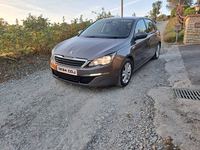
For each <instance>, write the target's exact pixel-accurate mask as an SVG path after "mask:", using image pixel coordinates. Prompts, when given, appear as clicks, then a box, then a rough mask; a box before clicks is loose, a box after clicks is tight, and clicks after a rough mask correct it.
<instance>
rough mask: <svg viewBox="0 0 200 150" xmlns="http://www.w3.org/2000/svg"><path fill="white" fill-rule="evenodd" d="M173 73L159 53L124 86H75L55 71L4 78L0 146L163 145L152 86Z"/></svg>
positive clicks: (0, 89)
mask: <svg viewBox="0 0 200 150" xmlns="http://www.w3.org/2000/svg"><path fill="white" fill-rule="evenodd" d="M159 24H160V23H159ZM160 25H161V24H160ZM164 53H166V50H165V51H163V52H162V54H164ZM168 77H169V75H168V73H167V72H166V70H165V59H163V58H160V59H158V60H152V61H150V62H148V63H147V64H146V65H144V66H143V67H142V68H140V69H139V70H137V71H136V72H134V74H133V76H132V79H131V81H130V84H129V85H128V86H127V87H125V88H119V87H115V86H112V87H107V88H87V87H81V86H77V85H71V84H68V83H65V82H62V81H59V80H57V79H54V78H53V77H52V75H51V71H50V70H45V71H39V72H35V73H34V74H31V75H28V76H26V77H24V78H22V79H19V80H13V81H11V82H4V83H2V84H0V95H1V97H0V147H1V149H2V150H4V149H6V150H7V149H22V150H26V149H28V150H30V149H32V150H34V149H63V150H75V149H78V150H79V149H81V150H82V149H118V150H122V149H139V148H140V149H142V148H149V149H150V148H151V147H155V146H156V147H157V148H158V149H159V147H160V146H159V143H160V142H161V141H162V139H161V137H159V136H158V135H157V133H156V132H155V127H154V126H153V118H154V116H155V109H154V101H153V99H152V98H151V97H149V96H148V94H147V91H148V90H149V89H151V88H155V87H160V86H168V85H169V82H168V80H167V79H168Z"/></svg>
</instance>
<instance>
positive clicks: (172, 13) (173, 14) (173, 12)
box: [171, 7, 177, 18]
mask: <svg viewBox="0 0 200 150" xmlns="http://www.w3.org/2000/svg"><path fill="white" fill-rule="evenodd" d="M176 10H177V7H175V8H174V9H172V11H171V18H173V17H176Z"/></svg>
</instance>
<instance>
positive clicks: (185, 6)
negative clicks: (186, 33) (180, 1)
mask: <svg viewBox="0 0 200 150" xmlns="http://www.w3.org/2000/svg"><path fill="white" fill-rule="evenodd" d="M189 7H190V5H183V6H181V10H180V12H182V10H183V8H185V10H186V9H187V8H189Z"/></svg>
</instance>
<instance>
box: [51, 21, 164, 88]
mask: <svg viewBox="0 0 200 150" xmlns="http://www.w3.org/2000/svg"><path fill="white" fill-rule="evenodd" d="M160 48H161V37H160V32H159V31H158V29H157V27H156V25H155V24H154V22H153V21H152V20H151V19H149V18H145V17H124V18H108V19H102V20H99V21H96V22H94V23H93V24H91V25H90V26H89V27H87V28H86V29H85V30H84V31H81V32H79V34H78V35H77V36H76V37H73V38H71V39H68V40H65V41H63V42H61V43H59V44H58V45H56V46H55V47H54V49H53V50H52V56H51V60H50V64H51V69H52V74H53V76H54V77H55V78H58V79H61V80H64V81H67V82H70V83H74V84H79V85H85V86H94V87H101V86H110V85H114V84H117V85H118V86H121V87H124V86H126V85H128V83H129V81H130V79H131V75H132V73H133V72H134V71H135V70H136V69H138V68H139V67H141V66H142V65H143V64H145V63H146V62H147V61H149V60H150V59H157V58H158V57H159V55H160Z"/></svg>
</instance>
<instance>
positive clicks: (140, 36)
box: [136, 32, 147, 39]
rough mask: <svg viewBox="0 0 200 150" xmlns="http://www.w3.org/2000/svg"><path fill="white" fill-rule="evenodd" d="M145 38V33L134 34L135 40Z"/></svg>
mask: <svg viewBox="0 0 200 150" xmlns="http://www.w3.org/2000/svg"><path fill="white" fill-rule="evenodd" d="M146 37H147V33H145V32H138V33H137V34H136V39H144V38H146Z"/></svg>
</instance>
